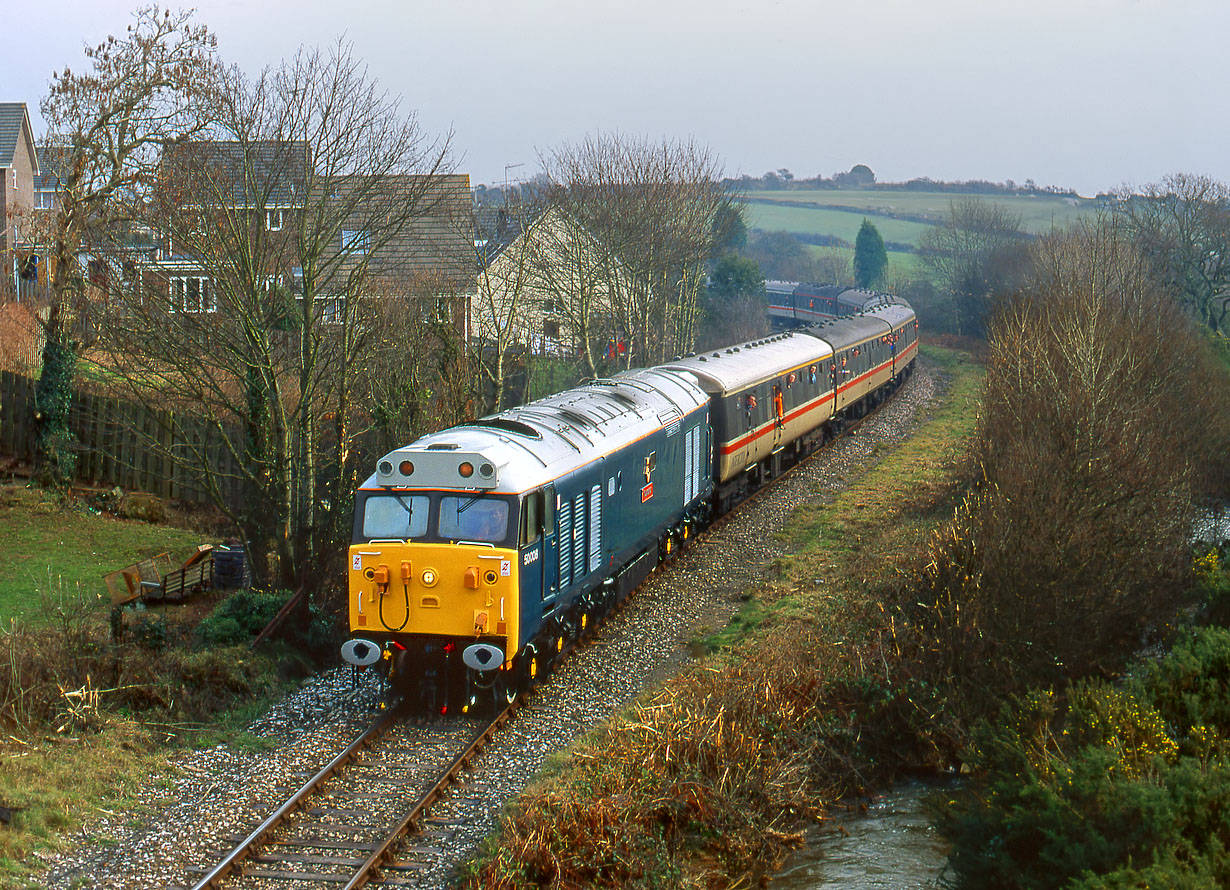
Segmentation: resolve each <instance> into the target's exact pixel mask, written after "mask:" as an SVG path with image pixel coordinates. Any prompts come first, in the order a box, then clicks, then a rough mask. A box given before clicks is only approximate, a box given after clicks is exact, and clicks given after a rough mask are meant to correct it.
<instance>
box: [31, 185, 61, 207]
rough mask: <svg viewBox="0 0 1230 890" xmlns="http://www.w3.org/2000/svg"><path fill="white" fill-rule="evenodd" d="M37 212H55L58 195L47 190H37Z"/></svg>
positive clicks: (35, 201) (35, 198)
mask: <svg viewBox="0 0 1230 890" xmlns="http://www.w3.org/2000/svg"><path fill="white" fill-rule="evenodd" d="M34 209H35V210H55V209H56V193H55V192H53V191H48V190H47V189H36V190H35V192H34Z"/></svg>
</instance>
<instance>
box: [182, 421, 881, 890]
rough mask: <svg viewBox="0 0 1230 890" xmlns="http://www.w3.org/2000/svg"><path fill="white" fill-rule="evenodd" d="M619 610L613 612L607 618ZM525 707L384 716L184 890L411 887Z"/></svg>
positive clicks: (706, 536)
mask: <svg viewBox="0 0 1230 890" xmlns="http://www.w3.org/2000/svg"><path fill="white" fill-rule="evenodd" d="M879 408H880V406H876V407H875V408H874V409H873V410H871V411H869V412H868V413H867V414H865V415H864V416H863V417H860V418H858V419H857V420H853V421H851V422H850V423H848V424H847V425H846V427H845V428H844V429H843V430H842V432H841V433H840V434H839V435H838V436H837V437H836V438H841V437H843V436H847V435H852V434H854V433H855V432H856V431H857V429H858V428H859V427H860V426H862V424H863V422H864V421H865V420H867V419H869V418H870V417H872V416H874V415H875V414H876V413H878V411H879ZM827 444H828V443H825V445H827ZM824 451H825V446H821V447H818V448H815V449H814V450H812V451H811V452H809V453H807V454H806V455H804V456H802V457H801V458H800V459H799V460H798V462H797V463H794V464H792V465H790V466H788V467H786V468H784V469H783V470H782V471H781V472H780V473H779V474H778V475H777V476H776V477H774V479H773V480H772V482H770V483H769V484H767V485H762V486H760V487H758V488H757V489H756V490H754V491H753V492H752V493H751V494H750V495H749V496H748V497H747V498H745V499H744V500H743V501H742V502H740V503H739V504H738V505H737V506H736V507H735V508H734V509H733V510H731V511H729V512H728V513H726V514H723V515H722V516H720V517H718V518H716V519H715V520H714V521H713V522H712V523H711V524H710V525H709V526H708V527H707V528H706V529H705V530H704V531H702V532H700V533H699V534H698V535H697V536H696V538H695V539H694V540H693V541H691V542H689V544H690V545H691V546H695V545H697V544H700V545H705V544H708V543H716V542H717V540H720V535H721V532H722V529H723V528H724V527H725V526H726V525H727V523H728V522H730V521H732V520H733V519H734V518H735V517H736V516H737V515H738V514H740V513H742V512H743V511H744V510H745V509H747V508H748V507H749V506H750V505H752V504H754V503H756V502H757V501H759V500H760V499H761V498H762V497H763V496H765V495H766V494H767V493H768V492H769V491H770V490H771V489H772V488H773V487H774V485H775V484H776V483H777V482H778V481H779V480H780V479H782V478H784V477H787V476H790V475H791V474H793V473H794V472H795V471H796V470H799V469H800V468H802V467H803V466H805V465H806V464H808V463H810V462H811V460H812V459H814V458H815V457H816V456H817V455H819V454H821V453H823V452H824ZM715 539H716V540H715ZM655 574H656V573H655ZM625 604H626V600H625V601H623V602H620V603H619V604H618V605H617V606H616V608H615V609H614V610H612V614H614V613H615V612H618V611H620V610H621V609H622V607H623V606H624V605H625ZM609 617H611V616H610V615H608V616H607V618H609ZM596 630H597V627H596V626H595V627H591V628H590V629H589V633H587V634H585V635H584V636H583V637H582V638H581V639H577V640H572V641H571V642H570V643H569V645H568V646H567V647H566V648H565V650H564V652H563V653H561V656H560V657H559V659H558V660H557V663H558V662H562V661H564V660H565V659H566V657H567V656H568V655H569V653H571V651H572V650H573V649H575V648H576V647H577V646H578V645H580V644H581V643H583V642H584V641H585V639H587V638H588V637H589V636H590V635H591V634H592V633H593V632H595V631H596ZM525 698H526V696H525V694H523V695H522V696H520V697H519V698H518V699H517V701H515V702H513V703H512V704H511V705H509V706H508V707H507V708H505V709H504V710H503V711H501V712H500V713H499V714H498V715H497V716H496V717H495V718H493V719H491V720H490V721H488V722H480V721H474V720H465V719H462V720H455V719H450V720H449V721H445V722H431V723H424V722H414V721H408V720H404V719H403V717H404V714H403V712H401V711H399V710H396V709H391V710H388V711H384V712H382V714H381V715H380V716H379V717H378V718H377V719H376V720H374V721H373V723H372V724H371V725H370V726H369V727H368V728H367V729H366V730H364V731H363V732H362V733H360V734H359V735H358V736H357V737H356V738H355V739H354V740H353V741H352V742H351V743H350V744H349V745H348V746H347V747H346V748H345V749H344V750H343V751H341V752H340V753H339V754H337V755H336V756H335V757H334V758H333V759H332V760H330V761H329V763H328V764H326V765H325V766H324V767H323V768H322V769H321V770H320V771H319V772H317V773H316V774H315V775H313V776H312V777H311V778H310V779H308V781H307V782H306V783H305V784H304V785H303V786H302V787H301V788H299V789H298V790H296V791H295V792H294V794H292V795H291V796H290V797H289V798H287V800H286V801H285V802H284V803H283V804H282V805H281V806H279V807H278V808H277V809H276V810H275V811H274V812H273V813H271V814H270V815H269V816H268V817H267V818H266V819H265V820H264V821H263V822H261V823H260V825H258V826H257V827H256V828H255V829H253V830H252V831H251V832H250V833H249V834H248V835H247V836H245V837H242V838H236V840H237V841H238V843H237V844H236V846H235V847H234V848H233V849H231V850H230V851H229V852H228V853H227V854H226V855H225V856H224V857H223V858H222V859H221V860H220V861H219V862H218V863H217V864H216V865H214V866H213V867H212V868H209V869H208V870H206V869H203V868H202V869H197V870H194V872H195V873H198V874H201V875H202V876H201V877H200V879H199V880H198V881H197V882H196V883H195V884H193V885H191V886H192V890H221V888H227V890H239V888H243V887H248V886H259V887H278V888H280V890H291V888H298V887H322V886H329V887H343V888H345V890H352V888H359V887H363V886H365V885H366V884H367V883H369V882H371V881H374V880H375V881H378V882H379V883H380V884H382V885H385V886H394V887H396V886H417V884H418V881H417V880H416V876H417V875H418V874H419V873H420V872H422V871H424V870H426V869H427V868H429V867H430V865H431V863H432V861H433V859H434V857H436V856H437V855H438V854H439V849H438V848H437V847H434V846H432V844H433V843H439V842H446V841H447V840H448V839H449V836H450V835H451V832H452V829H453V828H454V827H455V826H454V825H452V824H450V823H448V822H446V821H440V822H433V821H432V820H431V819H430V818H429V817H428V816H427V813H428V810H429V809H430V808H431V806H432V804H434V803H436V802H437V801H438V800H439V799H440V798H441V797H442V796H443V795H444V794H445V793H446V791H447V790H448V789H449V788H450V787H451V786H452V785H453V783H455V782H456V781H457V779H458V777H459V776H460V774H461V773H462V771H463V770H465V769H466V767H467V766H468V765H469V764H470V762H471V761H472V760H473V759H474V758H475V757H476V756H478V755H479V754H480V753H481V751H482V749H483V748H484V747H485V746H486V745H487V743H488V742H489V741H490V740H491V739H492V738H493V737H494V736H495V734H496V733H497V732H499V730H500V729H501V727H503V726H504V725H505V724H506V723H507V722H508V721H509V720H510V719H511V717H512V715H513V714H514V713H515V712H516V711H517V709H518V708H519V707H520V706H521V705H522V703H523V702H524V700H525Z"/></svg>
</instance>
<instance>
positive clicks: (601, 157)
mask: <svg viewBox="0 0 1230 890" xmlns="http://www.w3.org/2000/svg"><path fill="white" fill-rule="evenodd" d="M543 166H544V169H545V170H546V171H547V172H548V173H549V174H550V175H551V177H552V178H553V179H554V180H555V181H556V182H557V183H559V188H558V189H557V191H556V199H557V202H558V206H559V207H560V208H561V209H562V211H563V213H564V215H565V217H566V218H568V219H570V220H573V221H574V222H575V223H576V224H577V225H578V226H580V227H581V228H582V230H583V231H584V232H585V233H587V234H588V235H589V236H590V237H592V239H593V242H594V244H595V245H597V247H598V253H597V255H596V257H594V258H593V260H592V264H593V265H594V267H595V268H596V269H597V270H598V271H599V272H600V274H601V275H602V276H603V277H604V279H605V294H606V297H607V299H608V300H609V305H608V306H606V307H604V309H603V314H604V315H606V316H607V318H604V319H602V320H601V321H599V322H598V323H597V324H592V325H589V326H587V327H588V329H589V333H588V336H589V337H590V338H591V339H590V340H589V341H587V344H586V348H587V350H589V351H592V349H593V340H592V338H593V335H594V334H595V333H596V332H597V331H602V332H603V333H605V332H606V331H607V330H610V331H612V332H614V333H615V334H616V335H617V336H626V337H627V338H629V339H630V340H631V342H632V344H633V345H634V347H635V349H634V351H629V352H628V353H627V354H626V356H625V362H627V363H631V362H632V361H633V360H634V359H635V361H637V362H638V363H643V364H644V363H649V364H652V363H654V362H660V361H664V360H666V359H669V358H671V357H673V356H675V355H679V354H683V353H686V352H689V351H691V349H692V347H693V344H694V340H695V335H696V325H697V319H698V315H699V305H698V297H699V295H700V291H701V287H702V286H703V283H704V278H705V264H706V263H707V262H708V261H709V260H710V259H711V258H712V257H714V256H716V254H717V253H718V251H719V249H720V246H721V245H722V244H724V243H725V242H726V241H727V233H726V232H724V231H722V226H723V225H727V224H729V221H730V220H731V219H732V215H731V214H730V213H729V210H730V207H731V205H732V203H734V202H735V198H734V196H733V195H732V194H731V193H730V192H729V191H728V190H727V189H726V188H725V187H724V186H723V185H722V183H721V181H720V173H721V171H720V167H719V165H718V163H717V161H716V159H715V158H714V157H713V155H712V154H711V153H710V152H709V151H708V150H707V149H705V148H704V147H702V146H698V145H696V144H695V143H692V142H679V141H663V142H661V143H652V142H649V141H647V140H637V139H632V138H627V137H623V136H619V135H598V136H594V137H590V138H588V139H586V140H585V141H583V142H581V143H579V144H577V145H565V146H563V147H561V148H559V149H557V150H556V151H554V152H553V153H551V155H550V156H549V157H547V158H545V159H544V161H543ZM735 216H737V214H736V215H735ZM608 319H609V320H608Z"/></svg>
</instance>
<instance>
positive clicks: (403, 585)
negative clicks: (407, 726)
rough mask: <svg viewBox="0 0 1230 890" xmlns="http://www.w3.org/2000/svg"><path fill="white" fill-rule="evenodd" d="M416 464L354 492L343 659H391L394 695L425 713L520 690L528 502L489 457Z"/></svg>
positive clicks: (403, 463) (406, 463) (385, 466)
mask: <svg viewBox="0 0 1230 890" xmlns="http://www.w3.org/2000/svg"><path fill="white" fill-rule="evenodd" d="M395 455H396V453H395ZM415 457H416V458H418V459H417V460H411V459H409V458H403V459H401V460H399V461H398V462H397V464H393V463H392V462H391V461H390V460H389V459H388V458H386V459H382V460H381V462H380V463H379V465H378V468H377V474H376V476H375V477H373V479H372V480H369V483H368V484H365V485H364V487H363V488H362V489H360V490H359V491H358V492H357V493H356V503H355V524H354V535H353V538H352V540H353V543H352V545H351V547H350V552H349V561H350V564H349V571H348V576H349V578H348V580H349V584H348V587H349V597H348V599H349V613H350V615H349V617H350V631H351V637H352V638H351V639H350V640H349V641H348V642H347V643H346V644H345V645H344V646H343V647H342V656H343V658H344V659H345V660H346V661H348V662H350V663H351V664H355V665H374V664H376V663H377V662H381V661H383V662H385V663H386V665H387V669H388V676H389V679H390V683H391V691H392V692H393V693H394V694H395V695H396V696H398V697H403V698H409V699H410V700H411V701H412V702H414V703H416V704H419V705H421V706H422V707H423V708H425V709H430V710H433V711H439V712H440V713H448V712H449V711H450V710H457V709H460V710H467V709H468V708H470V707H472V706H474V705H475V704H476V703H478V702H479V701H481V700H484V699H488V698H490V699H494V700H498V699H500V698H501V697H508V696H511V695H512V694H514V693H515V691H516V689H517V688H518V683H517V681H516V679H515V678H514V676H513V672H512V670H511V669H512V667H513V657H514V655H515V654H516V651H517V641H518V639H519V618H520V613H519V605H520V604H519V596H518V571H517V568H518V566H517V534H518V527H519V522H518V517H519V500H518V498H517V496H516V495H515V494H511V493H500V492H497V491H495V488H496V478H495V476H496V472H495V466H494V464H493V463H491V462H489V461H486V460H484V459H483V457H482V455H475V454H456V453H453V454H449V455H448V456H447V457H443V456H439V455H431V458H430V459H428V460H423V459H422V458H421V456H420V455H415ZM416 477H417V478H416ZM412 480H413V481H414V482H418V483H419V484H417V485H412V484H411V482H412ZM373 482H374V483H375V484H371V483H373ZM442 482H443V483H447V484H448V485H449V486H450V487H444V486H443V485H439V483H442ZM471 482H472V483H473V484H474V487H473V488H459V487H452V486H453V485H455V484H456V483H462V484H465V483H471ZM422 483H427V484H428V485H431V487H426V486H423V485H422ZM432 483H436V484H432ZM480 486H481V487H480Z"/></svg>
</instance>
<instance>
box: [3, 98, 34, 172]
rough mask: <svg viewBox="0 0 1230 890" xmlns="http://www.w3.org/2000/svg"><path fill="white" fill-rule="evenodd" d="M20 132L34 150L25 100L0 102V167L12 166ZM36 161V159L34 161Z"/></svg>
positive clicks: (20, 135)
mask: <svg viewBox="0 0 1230 890" xmlns="http://www.w3.org/2000/svg"><path fill="white" fill-rule="evenodd" d="M22 133H25V138H26V141H27V143H28V144H29V146H30V149H31V151H32V152H33V150H34V136H33V134H32V133H31V132H30V115H29V113H28V112H27V111H26V103H25V102H0V167H4V168H8V167H12V166H13V159H14V157H15V156H16V154H17V143H18V142H19V141H20V140H21V137H22ZM36 163H37V161H36Z"/></svg>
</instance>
